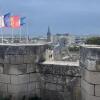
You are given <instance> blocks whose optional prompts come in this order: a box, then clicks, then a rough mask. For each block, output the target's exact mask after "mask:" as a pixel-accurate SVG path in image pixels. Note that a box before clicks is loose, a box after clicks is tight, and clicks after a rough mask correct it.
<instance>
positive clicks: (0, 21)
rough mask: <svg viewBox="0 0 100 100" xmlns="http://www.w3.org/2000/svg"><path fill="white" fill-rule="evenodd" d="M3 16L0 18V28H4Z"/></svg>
mask: <svg viewBox="0 0 100 100" xmlns="http://www.w3.org/2000/svg"><path fill="white" fill-rule="evenodd" d="M4 26H5V25H4V16H0V28H2V27H4Z"/></svg>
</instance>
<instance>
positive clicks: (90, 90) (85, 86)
mask: <svg viewBox="0 0 100 100" xmlns="http://www.w3.org/2000/svg"><path fill="white" fill-rule="evenodd" d="M81 87H82V88H83V89H84V90H85V91H86V92H87V93H88V94H90V95H94V91H95V89H94V85H92V84H89V83H87V82H86V81H85V80H83V79H81Z"/></svg>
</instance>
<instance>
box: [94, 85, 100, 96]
mask: <svg viewBox="0 0 100 100" xmlns="http://www.w3.org/2000/svg"><path fill="white" fill-rule="evenodd" d="M95 96H100V85H95Z"/></svg>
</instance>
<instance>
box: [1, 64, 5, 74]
mask: <svg viewBox="0 0 100 100" xmlns="http://www.w3.org/2000/svg"><path fill="white" fill-rule="evenodd" d="M3 72H4V66H3V64H0V74H1V73H3Z"/></svg>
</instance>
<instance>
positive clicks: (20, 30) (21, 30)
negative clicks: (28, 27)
mask: <svg viewBox="0 0 100 100" xmlns="http://www.w3.org/2000/svg"><path fill="white" fill-rule="evenodd" d="M21 32H22V30H21V27H20V42H21Z"/></svg>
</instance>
